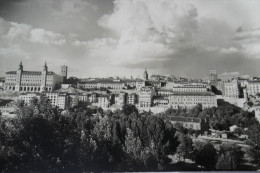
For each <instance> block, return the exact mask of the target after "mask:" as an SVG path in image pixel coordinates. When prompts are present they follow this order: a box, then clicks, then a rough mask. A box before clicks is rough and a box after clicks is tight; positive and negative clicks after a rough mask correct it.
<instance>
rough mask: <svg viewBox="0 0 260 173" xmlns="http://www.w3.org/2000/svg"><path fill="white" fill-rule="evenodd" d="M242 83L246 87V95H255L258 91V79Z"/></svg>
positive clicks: (259, 85) (259, 86)
mask: <svg viewBox="0 0 260 173" xmlns="http://www.w3.org/2000/svg"><path fill="white" fill-rule="evenodd" d="M244 85H245V87H246V90H247V94H248V96H255V95H256V94H257V93H260V80H259V79H253V80H248V81H245V84H244Z"/></svg>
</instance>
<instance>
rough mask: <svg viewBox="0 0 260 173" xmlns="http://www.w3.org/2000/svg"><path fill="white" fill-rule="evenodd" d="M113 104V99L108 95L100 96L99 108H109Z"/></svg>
mask: <svg viewBox="0 0 260 173" xmlns="http://www.w3.org/2000/svg"><path fill="white" fill-rule="evenodd" d="M110 103H111V98H110V96H108V95H100V96H98V102H97V106H99V107H101V108H109V106H110Z"/></svg>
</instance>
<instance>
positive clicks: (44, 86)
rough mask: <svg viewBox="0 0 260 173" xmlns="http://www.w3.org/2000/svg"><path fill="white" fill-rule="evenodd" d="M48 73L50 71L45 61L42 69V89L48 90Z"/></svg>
mask: <svg viewBox="0 0 260 173" xmlns="http://www.w3.org/2000/svg"><path fill="white" fill-rule="evenodd" d="M47 73H48V66H47V64H46V62H45V64H44V66H43V69H42V76H41V91H45V90H46V79H47Z"/></svg>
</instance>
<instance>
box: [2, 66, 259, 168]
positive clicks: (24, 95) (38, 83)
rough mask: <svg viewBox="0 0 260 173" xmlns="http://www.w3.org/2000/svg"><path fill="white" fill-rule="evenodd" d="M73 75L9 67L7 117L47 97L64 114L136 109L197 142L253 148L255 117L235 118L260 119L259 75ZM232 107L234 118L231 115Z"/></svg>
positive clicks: (63, 69) (5, 83)
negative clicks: (251, 127)
mask: <svg viewBox="0 0 260 173" xmlns="http://www.w3.org/2000/svg"><path fill="white" fill-rule="evenodd" d="M68 74H69V68H68V66H66V65H63V66H61V67H60V71H59V72H57V73H55V72H53V71H50V70H49V68H48V65H47V63H46V62H45V64H44V65H43V68H42V70H41V71H25V70H24V68H23V62H22V61H21V62H20V64H19V65H18V68H17V70H14V71H7V72H6V73H5V77H4V78H1V85H0V86H1V91H0V99H1V100H0V104H1V106H0V111H1V115H2V117H5V118H7V119H9V118H15V117H16V116H17V113H19V112H20V111H21V110H23V109H24V108H23V107H26V106H29V107H30V106H32V105H34V104H36V103H37V102H42V101H44V100H45V101H44V102H46V101H47V102H49V103H50V105H51V106H52V108H49V109H56V110H58V111H59V112H60V113H61V114H64V113H65V114H66V112H68V111H69V112H70V110H71V109H78V108H80V107H87V109H90V110H99V111H98V112H100V109H101V110H102V112H103V111H104V112H105V114H108V113H109V112H112V113H116V112H118V111H123V112H125V111H126V109H136V110H137V111H138V112H139V114H149V115H150V116H152V115H153V116H158V117H161V118H163V119H164V120H167V121H169V122H170V123H171V124H172V125H173V126H174V127H175V128H177V129H178V131H179V130H180V129H179V128H180V127H181V128H184V129H187V130H188V131H189V134H190V135H191V136H190V137H191V138H192V139H193V141H204V142H205V141H207V142H210V143H212V144H213V145H214V146H215V147H216V146H219V145H220V144H222V143H228V144H236V145H238V146H240V147H242V149H243V151H247V150H248V148H250V145H249V144H248V141H249V138H250V137H249V134H248V131H249V130H248V128H249V127H248V123H249V124H250V121H251V120H250V119H248V120H242V119H241V121H240V118H241V117H240V115H239V116H238V119H237V120H234V119H232V117H234V116H235V114H234V113H236V112H237V110H240V111H239V112H240V114H241V116H249V115H250V116H249V118H255V120H256V121H258V122H259V121H260V96H259V90H260V78H258V77H250V76H247V75H238V74H237V73H226V74H222V75H218V74H217V71H216V70H215V69H210V70H209V74H208V76H207V77H206V78H205V79H187V78H182V77H176V76H174V75H155V74H152V75H149V71H148V70H147V69H145V70H144V73H143V78H133V77H132V76H131V78H129V79H127V78H123V79H122V78H119V77H110V78H84V79H80V78H77V77H68ZM46 99H47V100H46ZM37 100H38V101H37ZM21 105H24V106H22V107H21ZM131 106H132V108H130V107H131ZM216 109H219V110H220V109H221V110H222V109H226V110H225V111H224V112H223V113H221V115H220V116H224V119H226V120H225V122H223V120H221V118H220V117H217V119H216V115H215V113H216V114H219V113H218V110H217V111H216ZM214 110H215V111H216V112H215V113H213V114H212V115H210V114H211V113H209V111H214ZM17 111H18V112H17ZM132 111H133V110H132ZM230 111H231V112H233V113H232V114H231V115H232V117H229V116H230V115H228V114H229V113H228V112H230ZM247 112H248V113H247ZM19 114H20V113H19ZM102 114H103V113H102ZM247 114H248V115H247ZM93 115H94V114H93ZM97 115H100V113H98V114H97ZM19 116H20V115H19ZM252 116H253V117H252ZM218 118H220V119H218ZM230 118H231V119H230ZM216 121H217V122H216ZM226 121H228V122H226ZM237 121H239V122H238V123H236V122H237ZM244 157H246V156H244ZM247 157H248V156H247ZM190 159H191V158H190ZM244 159H245V158H244ZM247 159H248V158H247ZM173 160H174V158H173ZM184 160H185V159H184ZM246 162H247V161H246ZM206 167H207V166H206ZM193 169H194V168H192V170H193Z"/></svg>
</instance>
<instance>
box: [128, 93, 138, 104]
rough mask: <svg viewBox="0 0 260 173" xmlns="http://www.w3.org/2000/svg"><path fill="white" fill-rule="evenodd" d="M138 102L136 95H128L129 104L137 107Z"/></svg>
mask: <svg viewBox="0 0 260 173" xmlns="http://www.w3.org/2000/svg"><path fill="white" fill-rule="evenodd" d="M137 102H138V100H137V94H136V93H128V94H127V104H131V105H135V104H136V103H137Z"/></svg>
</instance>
